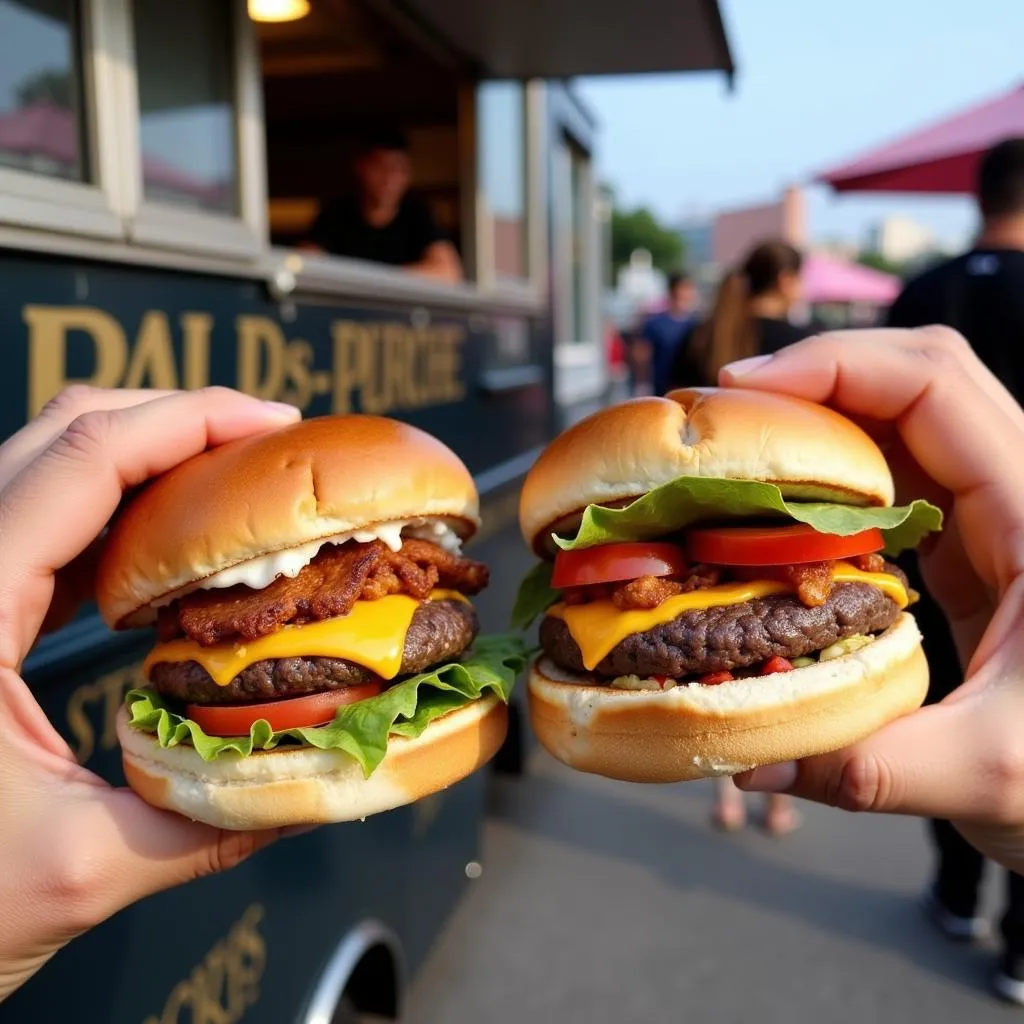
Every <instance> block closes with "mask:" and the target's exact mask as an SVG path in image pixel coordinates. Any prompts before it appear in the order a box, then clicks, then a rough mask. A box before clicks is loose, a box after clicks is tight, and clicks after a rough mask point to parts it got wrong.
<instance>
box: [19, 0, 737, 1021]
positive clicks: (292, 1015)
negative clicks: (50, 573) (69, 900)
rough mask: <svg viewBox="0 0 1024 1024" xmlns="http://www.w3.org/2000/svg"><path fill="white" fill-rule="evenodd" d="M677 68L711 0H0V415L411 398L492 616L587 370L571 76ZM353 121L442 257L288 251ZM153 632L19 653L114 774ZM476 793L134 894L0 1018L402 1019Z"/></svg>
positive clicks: (701, 34) (597, 254)
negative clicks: (165, 401)
mask: <svg viewBox="0 0 1024 1024" xmlns="http://www.w3.org/2000/svg"><path fill="white" fill-rule="evenodd" d="M681 70H704V71H708V72H716V71H717V72H725V73H727V74H731V72H732V60H731V56H730V52H729V47H728V43H727V40H726V35H725V31H724V29H723V24H722V19H721V15H720V12H719V10H718V5H717V3H716V2H715V0H634V2H633V3H631V4H629V5H627V6H625V7H623V6H622V5H621V4H618V3H614V4H613V3H612V2H610V0H546V2H544V3H541V0H488V2H487V3H480V2H479V0H249V2H248V3H246V2H245V0H174V2H173V3H170V2H167V0H0V337H2V338H3V344H4V352H5V359H4V380H5V381H6V382H7V383H6V384H5V385H3V386H4V387H5V388H6V389H7V390H6V391H5V392H4V395H3V401H2V402H0V434H2V436H8V435H9V434H11V433H12V432H13V431H15V430H17V429H18V428H19V427H20V426H21V425H22V424H23V423H24V422H25V421H26V420H27V419H28V418H30V417H32V416H34V415H35V414H36V413H38V412H39V411H40V409H42V408H43V406H44V405H45V404H46V403H47V402H48V401H50V400H51V399H53V398H54V397H55V396H56V395H58V394H59V393H60V392H61V391H62V390H63V389H64V388H66V387H68V386H70V385H72V384H74V383H76V382H85V383H89V384H93V385H99V386H104V387H119V386H125V387H160V388H196V387H201V386H203V385H206V384H226V385H231V386H234V387H237V388H240V389H242V390H244V391H247V392H250V393H252V394H255V395H259V396H262V397H265V398H272V399H277V400H280V401H285V402H289V403H292V404H294V405H295V406H297V407H299V408H300V409H301V410H302V411H303V413H304V414H306V415H309V416H315V415H321V414H325V413H331V412H336V413H341V412H349V411H357V412H358V411H362V412H372V413H378V414H383V415H388V416H395V417H400V418H402V419H406V420H408V421H410V422H412V423H415V424H417V425H418V426H421V427H423V428H424V429H426V430H428V431H430V432H432V433H434V434H436V435H437V436H438V437H440V438H441V439H442V440H443V441H445V442H446V443H447V444H449V445H450V446H451V447H453V448H454V449H455V450H456V451H457V452H458V453H459V454H460V455H461V456H462V458H463V459H464V460H465V461H466V463H467V465H468V466H469V467H470V469H471V471H472V473H473V474H474V476H475V479H476V482H477V485H478V488H479V490H480V494H481V503H482V514H483V518H484V527H483V530H482V531H481V535H480V537H479V540H478V542H477V543H476V545H475V546H474V548H473V549H472V550H473V551H474V552H475V557H478V558H480V559H481V560H484V561H487V562H489V563H490V565H491V566H492V570H493V583H492V586H491V588H490V589H489V591H487V592H485V594H484V595H482V596H481V599H480V600H479V601H478V602H477V604H478V608H479V611H480V614H481V621H482V625H483V627H484V628H485V629H501V628H504V626H505V625H506V622H507V613H508V610H509V605H510V600H511V598H510V595H511V592H512V591H513V590H514V586H515V582H516V580H517V577H518V574H519V572H520V571H521V567H522V561H521V557H522V556H521V554H520V541H519V539H518V533H517V530H516V526H515V511H516V498H517V493H518V486H519V482H520V480H521V478H522V476H523V475H524V473H525V472H526V471H527V469H528V468H529V466H530V464H531V462H532V460H533V459H534V457H535V455H536V453H537V451H538V450H539V448H540V447H541V446H543V444H544V443H545V442H546V441H547V440H548V439H549V438H550V437H551V436H552V434H553V432H554V431H555V430H556V429H557V428H558V427H559V425H560V424H562V423H564V422H565V421H567V420H569V419H572V418H574V417H576V416H578V415H580V414H581V413H582V412H584V411H586V410H587V409H589V408H592V407H595V406H596V405H598V404H600V403H602V402H603V401H605V400H606V395H607V387H608V374H607V353H606V347H605V343H604V334H605V332H604V330H603V324H602V323H601V301H600V300H601V295H600V292H601V287H602V284H601V282H602V273H603V271H602V263H603V259H604V258H605V257H604V255H603V254H604V253H606V246H605V245H604V244H603V239H604V238H605V235H606V233H607V224H606V220H607V210H606V204H603V203H602V202H600V193H599V187H598V182H596V181H595V174H594V166H593V154H594V145H595V135H596V125H595V123H594V120H593V118H592V116H591V115H590V113H589V112H588V110H587V109H586V107H585V106H584V104H582V103H581V102H580V101H579V99H578V98H577V97H576V95H575V94H574V92H573V89H572V85H571V79H572V78H573V77H574V76H579V75H590V74H614V73H630V72H645V71H681ZM380 126H386V127H388V128H392V129H399V130H401V131H402V133H403V134H404V135H405V137H406V139H407V140H408V148H409V155H410V158H411V165H412V179H413V187H414V188H415V190H416V192H417V194H418V195H419V196H420V197H421V198H422V201H423V202H424V203H425V204H427V206H428V208H429V210H430V211H431V213H432V216H433V219H434V221H435V222H436V224H437V225H438V226H439V227H440V229H441V230H442V231H443V232H444V235H445V236H446V237H447V238H448V239H450V240H451V242H452V243H453V244H454V246H455V248H456V250H457V251H458V253H459V256H460V258H461V262H462V265H463V267H464V270H465V281H464V283H460V284H450V285H449V284H439V283H435V282H432V281H430V280H426V279H423V278H422V277H419V276H416V275H414V274H411V273H408V272H406V271H404V270H403V269H401V268H395V267H390V266H383V265H378V264H374V263H370V262H363V261H360V260H355V259H342V258H339V257H335V256H331V255H329V254H324V253H320V252H312V251H308V250H306V249H304V248H302V247H301V246H302V243H303V242H304V240H306V239H307V238H308V236H309V232H310V230H311V228H312V225H313V223H314V222H315V220H316V218H317V216H318V213H319V212H320V210H321V209H322V208H323V206H324V204H325V203H329V202H331V201H332V200H334V199H335V198H338V197H339V196H340V195H341V194H342V191H343V189H344V188H345V187H346V185H347V177H348V171H349V168H350V166H351V161H352V156H353V151H354V146H355V145H356V141H357V140H358V139H359V138H360V137H361V135H362V134H363V133H365V132H366V131H367V130H368V129H370V128H378V127H380ZM67 502H68V515H69V516H72V515H74V495H73V494H69V495H68V497H67ZM133 632H143V633H144V631H133ZM150 642H151V640H150V638H148V637H146V636H145V635H142V636H128V635H124V636H122V635H114V634H111V633H110V632H108V631H107V630H106V629H105V628H104V626H103V624H102V623H101V622H100V620H99V618H98V617H97V615H96V614H95V611H94V610H93V609H91V608H86V609H84V610H83V611H82V613H81V614H80V615H79V617H78V618H77V619H76V620H75V621H74V622H72V623H71V624H70V625H69V626H67V627H66V628H64V629H63V630H61V631H60V632H59V633H57V634H54V635H52V636H49V637H46V638H44V639H43V640H42V641H40V643H39V644H38V646H37V649H36V650H35V651H34V653H33V654H32V656H31V657H30V659H29V661H28V662H27V663H26V665H25V675H26V678H27V679H28V680H29V683H30V685H31V686H32V688H33V690H34V692H35V693H36V694H37V696H38V699H39V701H40V703H41V704H42V706H43V708H44V709H45V710H46V712H47V714H48V715H49V716H50V718H51V719H52V720H53V722H54V723H55V724H56V726H57V727H58V728H59V729H60V731H61V732H62V734H63V735H64V736H65V737H66V738H67V740H68V742H69V743H70V744H71V746H72V748H73V749H74V751H75V752H76V754H77V756H78V757H79V759H80V760H81V761H82V763H84V764H86V765H88V766H89V768H91V769H92V770H94V771H96V772H98V773H99V774H101V775H102V776H104V777H105V778H108V779H110V780H112V781H114V782H118V783H120V782H121V781H123V779H122V776H121V774H120V757H119V751H118V748H117V741H116V736H115V732H114V717H115V713H116V710H117V707H118V705H119V703H120V701H121V698H122V695H123V693H124V691H125V690H126V689H127V688H129V687H131V686H133V685H136V684H137V683H138V682H139V679H140V667H141V661H142V658H143V655H144V652H145V650H146V648H147V646H148V645H149V643H150ZM512 732H513V734H514V736H516V737H517V742H518V737H520V736H521V735H522V729H521V728H514V729H513V730H512ZM500 760H502V761H503V762H504V763H506V764H510V765H514V764H515V763H516V762H517V761H518V760H519V757H518V756H517V752H516V751H515V750H510V751H506V752H503V757H502V758H501V759H500ZM486 786H487V773H485V772H484V773H478V774H477V775H476V776H475V777H473V778H470V779H467V780H466V781H464V782H463V783H460V784H459V785H457V786H454V787H452V788H451V789H450V790H449V791H447V792H445V793H444V794H439V795H437V796H435V797H432V798H429V799H427V800H423V801H420V802H419V803H417V804H416V805H414V806H411V807H406V808H402V809H399V810H396V811H392V812H389V813H387V814H381V815H378V816H376V817H373V818H370V819H368V820H367V821H365V822H353V823H351V824H344V825H336V826H331V827H326V828H321V829H319V830H317V831H315V832H313V833H310V834H308V835H305V836H302V837H299V838H294V839H291V840H288V841H284V842H281V843H278V844H276V845H275V846H274V847H272V848H269V849H267V850H265V851H263V852H261V853H260V854H259V855H257V856H255V857H253V858H252V859H251V860H250V861H248V862H247V863H245V864H244V865H242V866H241V867H239V868H237V869H236V870H234V871H232V872H229V873H227V874H225V875H224V876H222V877H217V878H210V879H205V880H203V881H201V882H197V883H195V884H193V885H191V886H188V887H185V888H183V889H181V890H178V891H175V892H171V893H166V894H163V895H161V896H157V897H153V898H151V899H148V900H146V901H144V902H143V903H141V904H139V905H137V906H135V907H132V908H130V909H128V910H126V911H124V912H122V913H120V914H118V915H117V916H115V917H114V918H113V919H111V920H110V921H108V922H106V923H105V924H104V925H103V926H101V927H100V928H98V929H96V930H95V931H93V932H92V933H90V934H88V935H86V936H83V937H82V938H80V939H79V940H77V941H76V942H74V943H72V944H71V945H70V946H69V947H68V948H66V949H65V950H64V951H62V952H61V953H60V954H59V955H58V956H57V957H55V958H54V960H53V961H52V962H51V963H50V964H49V965H48V966H47V967H46V968H45V969H44V970H43V971H42V972H41V973H40V974H39V975H38V976H36V977H35V978H34V979H33V980H32V981H30V982H29V983H28V984H27V985H26V986H25V987H24V988H23V989H21V990H20V991H19V992H17V993H15V994H14V995H13V996H11V997H10V998H9V999H7V1000H6V1001H5V1002H4V1003H3V1004H0V1022H8V1021H10V1022H18V1024H24V1022H44V1021H45V1022H50V1021H53V1022H58V1021H59V1022H74V1024H85V1022H93V1021H95V1022H114V1024H120V1022H124V1024H181V1022H191V1024H200V1022H202V1024H235V1022H237V1021H242V1020H245V1021H256V1022H260V1021H267V1022H270V1021H273V1022H274V1024H280V1022H282V1021H295V1022H297V1024H298V1022H301V1024H343V1022H349V1021H352V1020H358V1019H361V1015H364V1014H373V1015H375V1016H377V1017H379V1018H397V1017H398V1016H399V1014H401V1013H403V1012H406V1013H408V1015H409V1016H410V1017H411V1018H412V1019H415V1013H414V1008H412V1007H409V1006H408V1005H407V995H408V983H409V979H410V978H411V977H412V975H413V974H414V972H415V971H416V969H417V967H418V965H419V964H420V963H421V962H422V960H423V958H424V956H425V954H426V952H427V950H428V949H429V947H430V944H431V942H432V941H433V940H434V938H435V937H436V935H437V934H438V931H439V929H440V927H441V926H442V924H443V922H444V920H445V919H446V917H447V915H448V914H449V912H450V910H451V909H452V907H453V906H454V904H455V901H456V900H457V899H458V896H459V894H460V892H461V891H462V890H463V887H464V885H465V884H469V883H467V876H468V877H473V876H475V875H476V874H478V873H479V866H478V864H477V858H478V855H479V850H478V842H479V838H480V826H481V823H482V819H483V813H484V798H485V791H486Z"/></svg>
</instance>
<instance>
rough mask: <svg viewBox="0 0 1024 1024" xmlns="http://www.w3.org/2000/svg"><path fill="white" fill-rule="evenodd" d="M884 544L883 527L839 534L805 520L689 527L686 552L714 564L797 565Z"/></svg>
mask: <svg viewBox="0 0 1024 1024" xmlns="http://www.w3.org/2000/svg"><path fill="white" fill-rule="evenodd" d="M883 547H885V541H884V540H883V538H882V531H881V530H876V529H871V530H863V531H862V532H860V533H854V534H851V535H850V536H849V537H837V536H836V535H835V534H831V533H819V532H818V531H817V530H815V529H813V528H812V527H810V526H807V525H806V524H805V523H798V524H795V525H793V526H726V527H721V528H719V529H709V530H690V531H689V533H687V535H686V552H687V554H688V555H689V556H690V558H692V559H693V560H694V561H695V562H711V563H712V564H714V565H798V564H800V563H801V562H829V561H833V560H835V559H837V558H850V557H852V556H853V555H867V554H871V553H872V552H874V551H881V550H882V548H883Z"/></svg>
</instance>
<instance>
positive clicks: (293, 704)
mask: <svg viewBox="0 0 1024 1024" xmlns="http://www.w3.org/2000/svg"><path fill="white" fill-rule="evenodd" d="M382 689H383V687H382V685H381V684H380V683H362V684H360V685H359V686H346V687H344V688H343V689H340V690H331V691H329V692H327V693H311V694H309V695H308V696H305V697H286V698H285V699H284V700H268V701H265V702H264V703H262V704H189V705H188V707H186V709H185V713H186V714H187V715H188V717H189V718H191V719H192V721H193V722H195V723H196V725H198V726H199V728H200V729H202V730H203V732H205V733H208V734H209V735H211V736H248V735H249V729H250V728H251V727H252V724H253V722H258V721H259V720H260V719H261V718H262V719H265V720H266V721H267V722H269V723H270V728H271V729H273V730H274V731H275V732H280V731H281V730H283V729H302V728H306V727H308V726H311V725H326V724H327V722H329V721H331V719H333V718H334V713H335V711H337V710H338V708H340V707H342V706H343V705H345V704H355V703H357V702H358V701H361V700H366V698H367V697H376V696H377V694H378V693H380V691H381V690H382Z"/></svg>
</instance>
